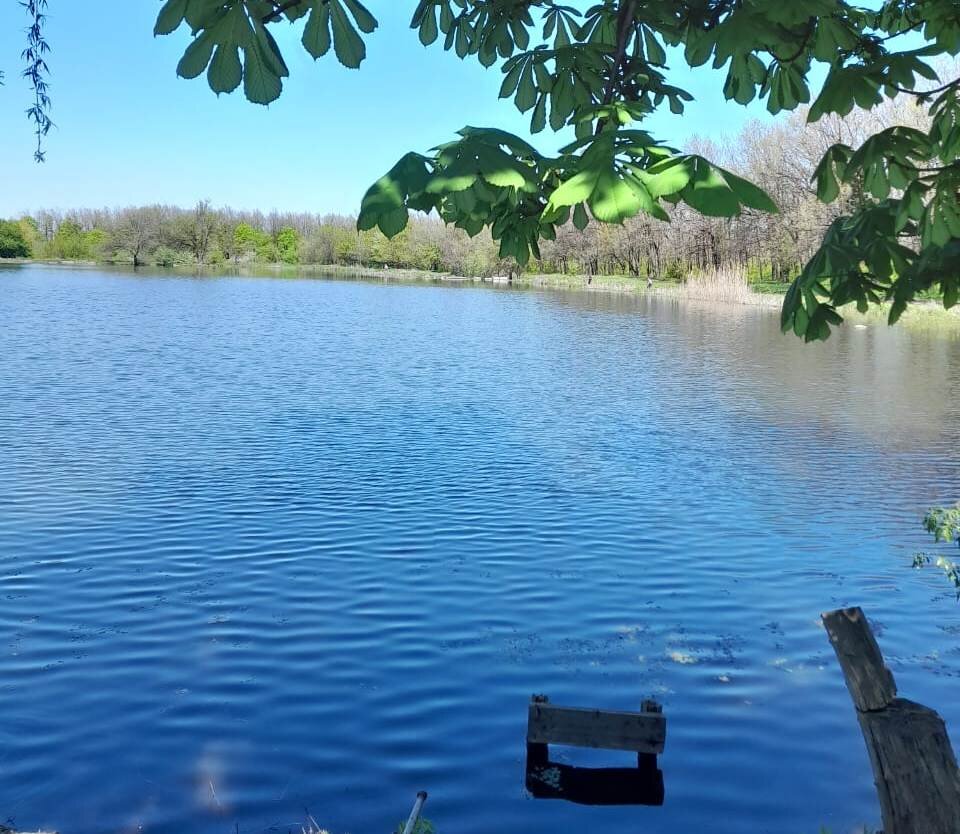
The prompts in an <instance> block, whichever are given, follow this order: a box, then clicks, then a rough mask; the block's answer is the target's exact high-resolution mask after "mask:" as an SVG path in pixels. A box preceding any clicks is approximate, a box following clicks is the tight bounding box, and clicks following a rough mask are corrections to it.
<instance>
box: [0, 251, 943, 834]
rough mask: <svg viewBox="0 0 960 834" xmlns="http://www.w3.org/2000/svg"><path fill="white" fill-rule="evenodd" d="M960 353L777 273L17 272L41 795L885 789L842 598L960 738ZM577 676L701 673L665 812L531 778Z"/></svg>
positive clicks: (13, 357)
mask: <svg viewBox="0 0 960 834" xmlns="http://www.w3.org/2000/svg"><path fill="white" fill-rule="evenodd" d="M958 382H960V343H958V342H957V341H955V340H949V339H939V338H934V337H930V336H926V335H919V334H914V333H911V332H908V331H905V330H892V331H891V330H887V329H884V328H869V329H866V330H855V329H853V328H850V329H843V330H841V331H840V332H839V333H837V334H836V336H835V337H834V338H833V339H831V340H830V342H829V343H827V344H825V345H815V346H804V345H802V344H801V343H800V342H799V341H798V340H796V339H793V338H786V337H782V336H781V335H780V334H779V329H778V322H777V316H776V312H775V311H768V310H760V309H748V308H735V307H729V308H710V307H705V306H690V305H679V304H676V303H673V302H671V301H666V300H662V299H643V298H640V299H635V298H629V297H617V296H609V295H599V294H598V295H587V294H561V293H546V292H521V291H515V290H497V291H492V290H484V289H472V288H455V289H453V288H446V287H418V286H382V285H373V284H361V283H347V282H328V281H318V280H289V279H284V280H269V279H254V278H246V279H240V278H233V279H212V278H200V279H190V278H169V277H154V276H149V275H144V276H138V277H133V276H126V275H122V274H116V273H113V274H109V273H105V272H103V271H100V270H73V271H72V270H67V269H45V268H29V269H22V270H15V271H13V270H12V271H4V273H3V274H2V276H0V392H2V397H0V599H2V602H3V605H2V606H0V716H2V719H0V821H2V820H3V819H5V818H7V817H10V818H12V819H13V820H14V821H16V822H17V823H18V824H23V825H24V826H25V827H26V826H29V827H30V828H33V827H39V826H47V827H50V828H53V829H59V830H61V831H64V832H68V831H83V832H115V831H124V830H135V829H137V828H138V827H140V826H142V827H143V830H146V831H151V832H177V833H178V834H179V833H180V832H182V831H185V830H190V831H196V832H211V833H212V832H220V833H221V834H222V832H223V831H225V830H227V829H228V828H229V829H233V828H234V826H235V825H236V826H239V829H240V830H241V831H245V832H248V831H264V830H271V829H273V830H277V829H279V830H286V828H287V827H293V828H296V827H297V826H298V825H299V822H300V821H301V820H302V819H303V816H304V814H303V809H304V808H308V809H309V810H310V813H311V814H312V815H313V816H314V817H315V818H316V819H317V820H318V821H319V822H321V823H322V824H324V825H325V826H327V827H328V828H329V829H330V830H331V831H338V832H343V831H354V832H366V831H386V830H389V829H390V828H391V827H392V826H393V825H394V824H395V823H396V821H397V820H398V819H399V818H400V817H402V816H403V815H404V814H405V813H406V811H407V810H408V807H409V798H410V797H411V796H413V795H414V794H415V793H416V791H417V790H419V789H421V788H425V789H427V790H429V791H430V796H431V799H430V813H429V816H430V817H431V819H432V820H433V821H434V823H435V824H436V825H437V829H438V830H439V831H441V832H452V831H456V832H458V834H474V832H476V834H479V832H484V834H486V832H489V831H491V830H505V831H524V832H529V834H537V832H551V834H554V832H557V831H571V830H600V829H602V830H622V831H637V832H639V831H643V832H650V833H651V834H656V832H675V831H696V830H709V831H711V832H716V834H727V833H728V834H734V832H736V834H740V833H741V832H742V831H745V830H749V831H769V832H791V833H792V832H804V831H809V832H813V831H817V830H819V826H820V825H821V824H823V825H827V826H829V827H831V828H832V829H833V830H835V831H845V830H849V829H850V828H852V827H853V826H854V825H855V824H860V823H863V822H864V821H876V820H877V817H878V813H877V809H876V799H875V795H874V792H873V789H872V780H871V775H870V767H869V763H868V762H867V759H866V753H865V751H864V748H863V743H862V740H861V738H860V736H859V730H858V728H857V725H856V720H855V717H854V715H853V711H852V709H851V707H850V704H849V699H848V697H847V694H846V691H845V688H844V685H843V681H842V678H841V676H840V673H839V671H838V670H837V668H836V665H835V661H834V660H833V657H832V651H831V649H830V646H829V643H828V642H827V640H826V637H825V635H824V633H823V631H822V629H821V628H820V625H819V622H818V615H819V613H820V612H821V611H822V610H826V609H831V608H837V607H840V606H843V605H848V604H854V603H855V604H859V605H862V606H863V607H864V608H865V609H866V610H867V611H868V613H869V614H870V615H871V617H872V618H873V620H874V622H875V624H876V626H877V629H876V630H877V633H878V638H879V640H880V643H881V646H882V648H883V651H884V654H885V656H886V657H887V658H888V660H889V662H890V664H891V666H892V667H893V670H894V672H895V674H896V676H897V679H898V681H899V682H900V684H901V685H902V687H903V689H904V690H905V691H909V692H910V693H911V695H912V696H913V697H916V698H917V700H919V701H921V702H923V703H925V704H928V705H930V706H931V707H933V708H935V709H937V710H938V711H940V712H941V714H943V715H944V717H945V718H946V720H947V724H948V726H949V727H950V728H951V730H952V731H954V733H956V731H957V727H960V702H958V701H957V699H956V686H957V678H958V676H960V647H958V645H957V635H958V634H960V609H958V607H957V604H956V603H955V601H954V600H953V598H952V596H951V595H950V593H949V591H948V589H947V588H946V587H945V585H944V583H943V580H942V578H941V577H939V576H937V575H936V573H935V572H933V571H929V572H922V571H921V572H917V571H911V570H910V569H909V567H908V566H909V564H910V561H911V557H912V554H913V552H914V551H915V550H916V549H919V548H920V547H923V546H925V545H926V540H925V539H924V537H923V534H922V531H921V530H920V528H919V526H918V519H919V517H920V515H921V514H922V512H923V510H924V509H925V508H926V507H927V506H928V505H930V504H933V503H937V502H943V501H946V500H955V499H956V497H957V496H958V495H960V469H958V451H957V450H958V449H960V444H958V441H960V405H958V404H957V402H956V400H955V398H954V397H952V396H951V392H952V391H954V390H955V389H956V386H957V384H958ZM541 691H549V692H550V693H551V695H554V696H555V697H556V698H557V700H558V701H559V702H567V703H596V702H602V703H603V704H604V705H607V706H609V707H610V708H620V709H636V708H637V707H638V705H639V703H640V702H641V700H642V699H644V698H646V697H651V696H652V697H655V698H656V699H657V700H658V701H660V702H662V703H663V704H664V708H665V711H667V712H668V714H669V715H670V739H669V743H668V746H667V749H666V751H665V753H664V754H663V756H661V757H660V767H661V768H662V770H663V773H664V779H665V781H666V782H667V784H668V786H669V787H668V790H667V793H666V797H665V800H664V803H663V805H662V807H637V806H586V805H578V804H575V803H571V802H536V801H532V800H530V799H529V796H528V793H527V792H526V790H525V782H526V774H525V766H524V757H525V750H524V738H525V736H524V732H525V719H526V712H525V707H526V703H527V699H528V698H529V695H530V693H531V692H541ZM599 695H602V697H598V696H599ZM798 716H802V720H798V718H797V717H798ZM554 764H555V765H556V766H557V767H558V768H560V772H561V774H566V773H572V772H573V771H579V770H581V769H584V768H586V769H590V768H594V767H596V768H609V767H611V765H617V764H619V762H618V760H616V759H614V760H611V759H610V757H609V754H603V753H602V752H601V753H599V754H596V755H595V754H594V752H593V751H580V750H577V751H575V752H574V753H573V754H572V755H571V756H570V757H567V756H566V755H565V754H564V753H563V752H562V751H560V750H559V749H558V753H557V758H556V761H555V762H554ZM624 767H626V768H627V769H630V770H632V769H633V768H632V763H631V762H625V763H624ZM567 768H569V769H570V770H569V771H568V770H567ZM574 775H579V774H574ZM757 786H762V787H763V790H762V791H759V792H758V790H757Z"/></svg>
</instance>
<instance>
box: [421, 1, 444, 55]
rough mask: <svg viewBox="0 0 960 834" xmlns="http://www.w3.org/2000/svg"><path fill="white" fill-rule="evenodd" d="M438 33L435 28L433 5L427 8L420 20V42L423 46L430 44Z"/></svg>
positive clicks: (435, 20) (435, 19)
mask: <svg viewBox="0 0 960 834" xmlns="http://www.w3.org/2000/svg"><path fill="white" fill-rule="evenodd" d="M439 34H440V30H439V29H438V28H437V18H436V14H435V11H434V9H433V7H431V8H429V9H427V13H426V14H425V15H424V16H423V20H421V21H420V43H422V44H423V45H424V46H430V44H432V43H433V42H434V41H435V40H436V39H437V37H438V36H439Z"/></svg>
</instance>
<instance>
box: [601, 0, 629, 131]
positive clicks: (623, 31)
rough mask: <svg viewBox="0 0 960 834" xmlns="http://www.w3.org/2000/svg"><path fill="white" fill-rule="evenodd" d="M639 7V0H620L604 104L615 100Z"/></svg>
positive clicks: (602, 121) (602, 123)
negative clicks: (615, 37) (611, 64)
mask: <svg viewBox="0 0 960 834" xmlns="http://www.w3.org/2000/svg"><path fill="white" fill-rule="evenodd" d="M636 7H637V0H620V11H619V12H618V13H617V51H616V52H615V53H614V56H613V67H612V68H611V70H610V78H609V79H608V81H607V86H606V87H605V88H604V91H603V100H602V103H603V104H610V102H612V101H613V93H614V90H616V87H617V80H618V78H619V76H620V71H621V70H622V69H623V60H624V58H626V55H627V43H628V42H629V40H630V32H631V30H632V29H633V13H634V10H635V9H636ZM604 121H605V120H604V119H600V120H599V121H598V122H597V128H596V131H595V133H600V131H601V129H602V128H603V125H604Z"/></svg>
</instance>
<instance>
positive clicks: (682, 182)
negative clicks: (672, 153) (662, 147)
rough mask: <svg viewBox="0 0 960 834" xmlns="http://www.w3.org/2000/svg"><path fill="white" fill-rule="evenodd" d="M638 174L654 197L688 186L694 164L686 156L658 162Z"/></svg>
mask: <svg viewBox="0 0 960 834" xmlns="http://www.w3.org/2000/svg"><path fill="white" fill-rule="evenodd" d="M638 176H639V178H640V180H641V182H643V184H644V185H645V186H646V187H647V190H648V191H649V192H650V194H651V196H653V197H654V198H657V197H663V196H664V195H667V194H676V193H678V192H680V191H682V190H683V189H684V188H686V186H687V184H688V183H689V182H690V178H691V177H692V176H693V164H692V163H691V162H690V161H689V158H688V157H686V156H678V157H673V158H671V159H665V160H663V162H658V163H657V164H656V165H653V166H651V167H650V168H648V169H647V170H646V171H644V172H638Z"/></svg>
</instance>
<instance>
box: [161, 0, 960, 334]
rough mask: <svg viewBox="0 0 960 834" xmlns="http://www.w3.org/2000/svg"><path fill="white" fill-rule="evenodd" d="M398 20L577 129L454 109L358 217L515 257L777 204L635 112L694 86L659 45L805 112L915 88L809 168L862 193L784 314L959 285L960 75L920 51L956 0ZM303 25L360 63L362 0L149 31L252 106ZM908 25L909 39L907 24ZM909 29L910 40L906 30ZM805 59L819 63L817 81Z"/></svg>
mask: <svg viewBox="0 0 960 834" xmlns="http://www.w3.org/2000/svg"><path fill="white" fill-rule="evenodd" d="M411 5H412V8H413V18H412V21H411V26H412V28H413V29H415V30H416V31H417V32H418V34H419V38H420V41H421V42H422V43H423V44H424V45H429V44H432V43H435V42H437V41H442V43H443V47H444V49H446V50H448V51H453V52H455V53H456V54H457V55H458V57H460V58H467V57H468V56H474V57H476V58H477V59H478V60H479V61H480V63H481V64H483V65H484V66H486V67H490V66H493V65H495V64H497V65H499V67H500V69H501V71H502V73H503V85H502V87H501V91H500V95H501V97H502V98H510V99H512V100H513V101H514V103H515V104H516V106H517V107H518V108H519V109H520V110H521V111H522V112H524V113H530V114H531V130H532V132H534V133H538V132H540V131H543V130H544V129H546V128H547V127H548V126H549V127H550V128H551V129H552V130H554V131H559V130H563V129H565V128H570V129H571V130H572V132H573V133H574V135H575V141H572V142H570V143H569V144H567V145H566V146H565V147H564V148H562V149H561V151H560V153H559V154H558V155H557V156H546V155H543V154H541V153H540V152H539V151H538V150H537V149H536V148H534V147H533V146H532V145H530V144H529V143H527V142H526V141H524V140H522V139H520V138H519V137H517V136H514V135H511V134H508V133H505V132H503V131H501V130H497V129H495V128H476V127H467V128H464V129H463V130H461V131H460V132H459V134H458V136H457V137H456V138H455V139H453V140H452V141H449V142H446V143H444V144H441V145H438V146H437V147H436V148H434V149H433V150H432V151H431V152H430V153H428V154H421V153H408V154H406V155H404V156H403V157H402V158H401V159H400V161H399V162H398V163H397V164H396V166H394V168H392V169H391V170H390V171H389V172H388V173H387V174H386V175H385V176H384V177H383V178H382V179H380V180H379V181H378V182H377V183H376V184H375V185H374V186H373V187H372V188H371V189H370V190H369V191H368V192H367V195H366V197H365V198H364V201H363V204H362V207H361V211H360V216H359V221H358V224H359V227H360V228H361V229H371V228H373V227H375V226H376V227H378V228H379V229H380V230H381V231H382V232H383V233H384V234H385V235H387V236H388V237H389V236H393V235H396V234H398V233H400V232H401V231H402V230H403V229H404V228H405V227H406V224H407V222H408V216H409V212H410V211H411V210H419V211H431V210H432V211H436V212H437V213H438V214H439V216H440V217H441V218H443V220H444V221H445V222H447V223H450V224H452V225H455V226H457V227H459V228H462V229H464V230H465V231H467V232H468V233H470V234H471V235H473V234H478V233H479V232H480V231H481V230H482V229H484V228H488V229H489V230H490V233H491V234H492V236H493V238H494V239H495V240H497V241H498V242H499V246H500V254H501V256H504V257H506V256H511V257H514V258H516V260H517V261H518V262H519V263H520V264H522V265H523V264H526V263H527V262H528V260H529V259H530V257H531V255H532V256H536V255H537V254H538V252H539V247H540V243H541V241H543V240H552V239H553V238H555V236H556V235H557V229H558V228H559V227H561V226H563V225H564V224H565V223H567V222H568V221H572V222H573V223H574V225H576V226H577V227H578V228H583V227H584V226H586V224H587V222H588V219H589V217H590V216H592V217H593V218H595V219H596V220H597V221H599V222H601V223H613V224H618V223H622V222H623V221H624V220H626V219H627V218H630V217H634V216H636V215H639V214H644V215H647V216H650V217H652V218H656V219H659V220H666V219H668V214H667V210H666V208H667V206H670V205H676V204H678V203H682V204H685V205H687V206H689V207H690V208H691V209H693V210H695V211H697V212H700V213H702V214H705V215H708V216H718V217H734V216H737V215H739V214H740V213H741V212H742V211H744V210H745V209H753V210H758V211H764V212H774V211H776V205H775V204H774V203H773V201H772V200H771V199H770V197H769V196H768V195H767V194H766V193H765V192H764V191H762V190H761V189H759V188H758V187H756V186H755V185H753V184H752V183H750V182H749V181H747V180H745V179H743V178H741V177H739V176H737V175H736V174H734V173H732V172H731V171H729V170H727V169H724V168H722V167H720V166H719V165H717V164H716V163H715V162H713V161H711V160H709V159H707V158H706V157H704V156H701V155H699V154H696V153H682V152H680V151H678V150H676V149H674V148H672V147H670V146H669V145H667V144H664V143H662V142H660V141H658V140H657V139H656V138H654V137H653V136H652V135H651V134H650V133H649V132H647V131H645V130H642V129H639V128H637V127H635V126H634V125H635V123H637V122H642V121H643V119H645V118H646V117H647V116H649V115H650V114H651V113H653V112H655V111H656V110H657V109H659V108H662V107H669V109H670V111H671V112H672V113H674V114H677V115H679V114H681V113H683V111H684V108H685V104H686V103H687V102H689V101H690V100H691V98H692V96H691V95H690V93H689V92H688V91H686V90H684V89H683V88H681V87H679V86H677V85H676V84H673V83H671V80H670V78H669V67H668V61H670V60H674V61H681V60H682V61H683V62H685V63H686V64H688V65H689V66H691V67H697V66H702V65H705V64H707V63H712V66H713V67H714V68H715V69H723V68H725V69H726V81H725V83H724V85H723V92H724V95H725V96H726V97H727V99H729V100H732V101H735V102H737V103H739V104H747V103H749V102H751V101H753V100H754V99H761V100H765V101H766V104H767V108H768V110H769V111H770V112H771V113H774V114H776V113H779V112H781V111H790V110H794V109H796V108H798V107H799V106H801V105H804V104H810V110H809V115H808V119H809V120H810V121H811V122H816V121H818V120H820V119H821V118H823V117H826V116H829V115H831V114H839V115H844V114H846V113H849V112H850V111H851V110H852V109H853V108H854V107H855V106H859V107H862V108H866V109H870V108H872V107H874V106H875V105H878V104H880V103H882V102H883V101H885V100H889V99H893V98H895V97H897V96H900V95H903V96H909V97H911V98H912V99H913V100H915V101H916V103H917V105H918V106H921V107H923V108H925V110H926V111H927V113H928V115H929V117H930V121H931V127H930V129H929V130H926V131H923V130H917V129H915V128H909V127H904V126H894V127H891V128H888V129H885V130H881V131H878V132H876V133H874V134H873V135H871V136H870V137H868V138H867V139H866V140H865V141H864V142H862V143H861V144H860V145H859V147H853V146H850V145H846V144H844V143H842V142H840V143H837V144H835V145H833V146H832V147H830V148H829V149H828V150H827V151H826V153H825V154H824V155H823V157H822V159H821V161H820V164H819V165H818V168H817V171H816V177H815V181H816V188H817V193H818V195H819V197H820V199H821V200H823V201H824V202H827V203H830V202H834V201H836V200H838V199H840V198H841V197H842V196H843V195H844V193H845V190H849V189H851V188H852V189H854V190H856V191H857V192H858V193H859V194H860V196H861V199H859V200H858V201H857V203H856V205H855V207H854V208H853V210H852V211H850V212H849V213H845V214H843V215H841V216H840V217H838V218H837V219H836V221H835V222H834V223H833V224H832V225H831V226H830V228H829V229H828V231H827V233H826V235H825V236H824V238H823V241H822V243H821V245H820V247H819V249H818V251H817V252H816V253H815V254H814V255H813V256H812V257H811V258H810V259H809V260H808V261H807V263H806V265H805V266H804V268H803V269H802V271H801V272H800V274H799V276H798V277H797V278H796V280H795V282H794V284H793V286H792V288H791V291H790V292H789V293H788V295H787V297H786V300H785V304H784V309H783V316H782V323H783V327H784V329H785V330H792V331H793V332H795V333H796V334H797V335H800V336H803V337H804V338H806V339H807V340H812V339H825V338H827V337H828V336H829V335H830V329H831V327H832V326H834V325H836V324H838V323H839V322H840V321H841V317H840V315H839V314H838V312H837V307H838V306H840V305H842V304H845V303H851V302H853V303H856V305H857V306H858V308H860V309H861V310H863V309H865V308H866V307H868V306H869V305H871V304H876V303H879V302H880V301H882V300H888V301H891V302H892V306H891V312H890V320H891V322H892V321H896V319H897V318H898V317H899V316H900V315H901V314H902V312H903V310H904V308H905V307H906V305H907V304H908V303H909V302H910V301H912V300H914V299H915V298H916V297H917V295H918V293H921V292H925V291H928V290H931V289H936V290H937V291H938V292H939V293H940V294H942V297H943V303H944V305H945V306H947V307H949V306H952V305H953V304H955V303H956V302H957V300H958V296H960V209H958V207H957V193H958V189H960V163H958V156H960V98H958V92H960V78H953V79H949V78H948V79H943V78H941V77H940V76H939V75H938V73H937V72H936V71H935V70H934V68H933V66H932V65H931V60H932V59H934V58H935V57H937V56H947V55H949V56H955V55H957V54H958V52H960V7H958V4H957V3H956V2H955V0H885V2H882V3H881V4H880V5H879V8H877V7H867V6H858V5H855V4H853V3H850V2H846V0H797V2H791V3H785V2H782V0H752V2H741V1H740V0H687V1H686V2H684V0H660V2H656V3H646V2H638V0H600V2H597V3H595V4H594V5H592V6H590V7H589V8H585V7H584V6H585V4H583V5H581V4H577V5H561V4H560V3H558V2H556V0H419V2H417V3H415V4H411ZM297 21H303V29H302V44H303V47H304V49H305V50H306V51H307V52H308V53H309V54H310V55H311V56H313V57H314V58H321V57H322V56H324V55H326V54H327V53H328V52H330V51H333V52H334V54H335V55H336V57H337V59H338V60H339V61H340V63H342V64H344V65H345V66H348V67H359V66H360V64H361V63H362V62H363V60H364V58H365V57H366V44H365V42H364V37H363V36H364V35H367V34H370V33H372V32H373V31H374V30H375V29H376V28H377V25H378V24H377V20H376V18H375V17H374V16H373V14H371V12H370V11H369V10H368V9H367V8H366V7H365V6H364V5H363V4H362V3H361V2H360V0H286V1H285V2H281V0H167V2H166V3H165V4H164V6H163V8H162V10H161V12H160V14H159V16H158V19H157V23H156V27H155V33H156V34H169V33H171V32H173V31H175V30H176V29H177V28H179V27H180V26H181V25H182V24H183V23H186V24H187V26H188V27H189V29H190V30H191V32H192V33H193V39H192V40H191V42H190V43H189V45H188V47H187V49H186V51H185V53H184V55H183V58H182V59H181V61H180V63H179V65H178V68H177V71H178V73H179V74H180V75H181V76H183V77H186V78H194V77H197V76H199V75H201V74H203V73H206V76H207V80H208V82H209V84H210V87H211V88H212V89H213V90H214V91H215V92H217V93H227V92H231V91H233V90H235V89H237V88H238V87H240V86H241V84H242V85H243V89H244V93H245V95H246V96H247V98H248V99H250V100H251V101H254V102H257V103H260V104H267V103H269V102H271V101H273V100H274V99H276V98H277V97H278V96H279V95H280V94H281V91H282V88H283V79H284V78H285V77H287V76H288V75H289V70H288V68H287V64H286V61H285V59H284V56H283V55H282V53H281V50H280V47H279V46H278V44H277V41H276V40H275V39H274V37H273V35H272V34H271V32H270V29H271V27H273V26H275V25H277V24H279V23H282V22H288V23H293V22H297ZM908 33H909V34H910V35H911V38H909V39H907V40H904V39H903V38H902V37H901V36H902V35H905V34H908ZM916 41H918V42H920V44H921V45H920V46H917V47H915V48H907V47H906V44H908V43H911V42H916ZM817 65H820V66H822V67H824V68H825V69H826V77H825V80H824V81H823V83H822V84H820V85H817V84H815V83H814V79H815V78H817V77H818V75H817V72H816V71H815V70H816V68H817Z"/></svg>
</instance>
